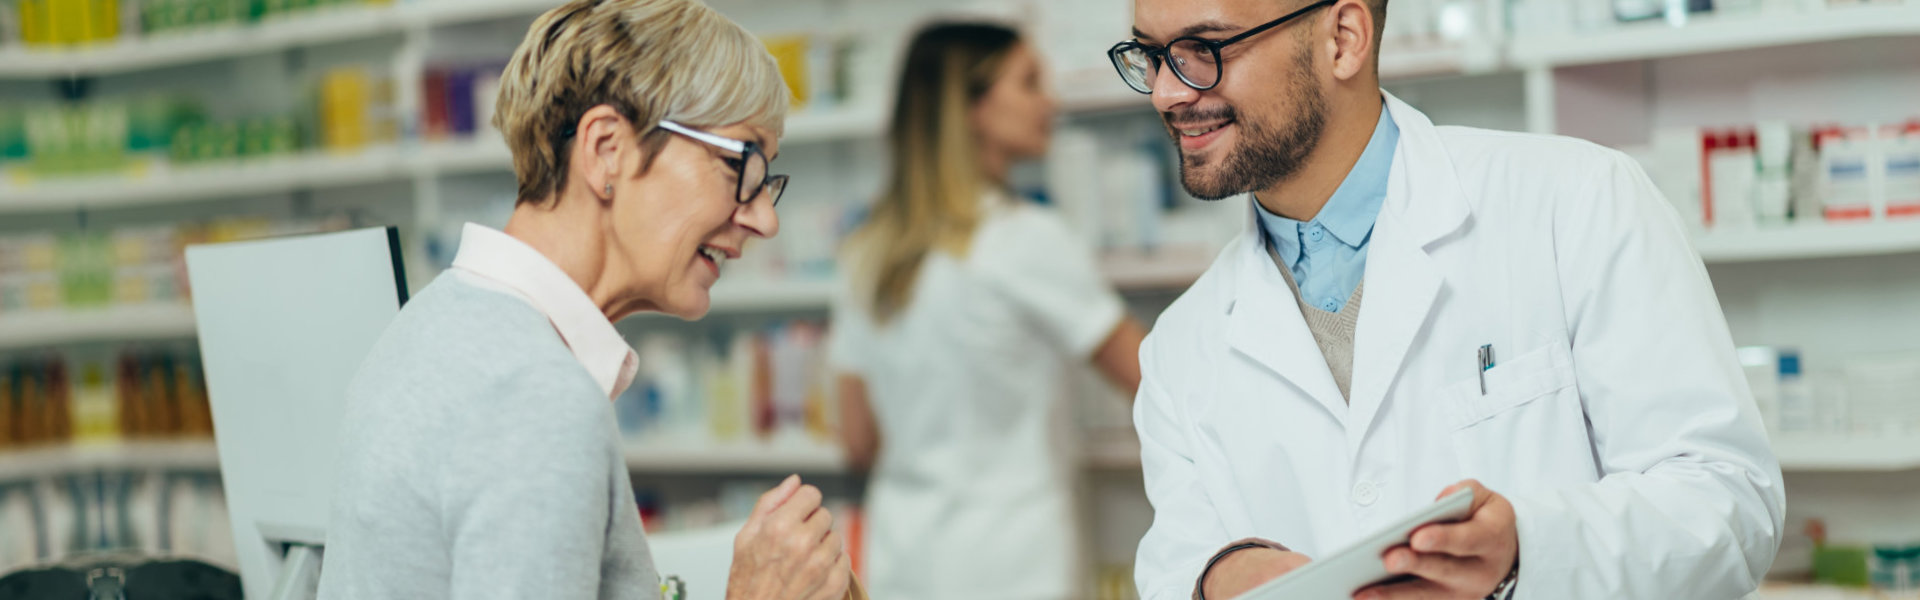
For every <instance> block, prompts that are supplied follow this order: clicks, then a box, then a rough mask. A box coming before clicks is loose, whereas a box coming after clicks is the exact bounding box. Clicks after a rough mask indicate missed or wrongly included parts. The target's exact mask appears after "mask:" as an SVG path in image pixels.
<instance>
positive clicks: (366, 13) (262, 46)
mask: <svg viewBox="0 0 1920 600" xmlns="http://www.w3.org/2000/svg"><path fill="white" fill-rule="evenodd" d="M559 4H560V0H422V1H419V2H406V1H404V0H402V1H398V2H394V3H390V4H385V5H380V4H366V5H353V6H338V7H328V8H321V9H314V10H310V11H306V12H302V13H299V14H293V15H287V16H284V17H279V18H274V19H269V20H267V21H263V22H260V23H257V24H247V25H225V26H218V27H208V28H201V29H191V30H182V31H172V32H165V33H162V34H159V35H155V36H151V37H134V38H126V39H123V40H120V41H117V42H113V43H106V44H95V45H85V46H76V47H72V48H59V49H39V48H20V47H12V48H7V49H4V50H0V79H43V78H49V77H67V76H99V75H116V74H121V73H130V72H135V71H142V70H150V69H156V68H162V67H171V66H177V65H184V64H191V63H196V62H204V61H210V60H219V59H226V58H234V57H241V56H250V55H257V54H261V53H266V52H274V51H279V50H285V49H289V48H299V47H305V46H316V45H321V44H331V43H337V42H348V41H353V40H360V39H367V38H373V37H379V36H383V35H395V34H400V33H404V32H407V31H409V30H418V29H423V28H426V27H432V26H436V25H449V24H455V23H464V22H469V21H480V20H486V19H499V18H507V17H514V16H520V15H531V14H535V13H538V12H540V11H543V10H546V9H549V8H553V7H554V6H558V5H559Z"/></svg>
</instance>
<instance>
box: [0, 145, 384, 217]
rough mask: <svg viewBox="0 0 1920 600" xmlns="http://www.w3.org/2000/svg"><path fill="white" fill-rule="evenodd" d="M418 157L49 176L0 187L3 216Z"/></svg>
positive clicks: (276, 189)
mask: <svg viewBox="0 0 1920 600" xmlns="http://www.w3.org/2000/svg"><path fill="white" fill-rule="evenodd" d="M417 164H418V158H417V156H415V155H413V154H411V153H407V152H403V151H401V150H400V149H398V148H376V149H370V150H366V151H362V152H357V153H353V154H329V153H319V152H316V153H308V154H301V155H295V156H285V157H273V158H265V159H258V160H247V161H239V162H223V163H218V164H209V165H183V166H179V167H171V168H151V169H141V170H142V171H145V172H144V173H136V174H133V175H127V176H111V175H107V176H94V177H85V178H74V179H48V180H45V181H43V182H36V183H28V184H26V185H13V186H8V187H0V214H5V213H28V212H50V211H66V210H78V209H83V208H85V209H101V208H120V207H131V206H148V205H157V204H169V203H179V202H192V201H198V200H206V199H211V198H230V197H240V196H252V195H265V194H278V193H286V192H291V191H295V190H303V189H315V188H330V187H341V186H351V185H361V184H367V183H379V182H383V181H393V180H397V179H400V178H403V177H406V176H408V175H411V174H412V173H413V167H414V166H415V165H417Z"/></svg>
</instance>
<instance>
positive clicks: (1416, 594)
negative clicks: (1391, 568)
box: [1353, 579, 1449, 600]
mask: <svg viewBox="0 0 1920 600" xmlns="http://www.w3.org/2000/svg"><path fill="white" fill-rule="evenodd" d="M1353 600H1449V599H1448V598H1447V588H1444V587H1441V586H1440V584H1438V583H1434V582H1431V581H1427V580H1425V579H1415V580H1413V581H1407V582H1401V583H1387V584H1381V585H1376V586H1372V587H1369V588H1366V589H1363V590H1360V591H1359V592H1357V593H1355V594H1354V595H1353Z"/></svg>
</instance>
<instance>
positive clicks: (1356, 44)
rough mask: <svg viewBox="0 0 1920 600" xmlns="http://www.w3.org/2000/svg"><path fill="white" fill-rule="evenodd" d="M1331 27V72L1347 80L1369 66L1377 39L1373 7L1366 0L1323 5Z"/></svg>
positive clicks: (1367, 70) (1365, 71)
mask: <svg viewBox="0 0 1920 600" xmlns="http://www.w3.org/2000/svg"><path fill="white" fill-rule="evenodd" d="M1327 20H1328V21H1329V22H1330V24H1331V27H1332V29H1333V32H1332V33H1333V37H1332V43H1333V76H1334V77H1335V78H1337V79H1339V80H1341V81H1349V80H1352V79H1354V78H1355V77H1359V76H1361V75H1363V74H1366V73H1369V72H1371V71H1372V70H1373V65H1374V55H1375V54H1378V53H1379V52H1380V48H1379V44H1380V40H1377V39H1374V36H1373V23H1374V15H1373V9H1370V8H1368V7H1367V3H1366V0H1339V2H1336V3H1335V4H1334V5H1333V6H1331V7H1328V8H1327Z"/></svg>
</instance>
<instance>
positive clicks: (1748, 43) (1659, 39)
mask: <svg viewBox="0 0 1920 600" xmlns="http://www.w3.org/2000/svg"><path fill="white" fill-rule="evenodd" d="M1915 35H1920V6H1915V5H1913V4H1886V5H1861V6H1833V7H1831V8H1826V9H1823V10H1814V11H1807V12H1803V13H1795V14H1744V15H1743V14H1733V15H1707V16H1701V17H1695V18H1694V19H1692V20H1691V21H1689V22H1688V23H1687V24H1686V25H1684V26H1681V27H1673V26H1670V25H1667V24H1666V23H1665V22H1647V23H1641V24H1635V25H1622V26H1619V27H1618V28H1616V29H1614V30H1612V31H1607V32H1602V33H1592V34H1571V35H1562V36H1550V37H1525V36H1523V37H1518V38H1515V39H1514V40H1513V44H1512V47H1511V48H1509V49H1508V51H1507V53H1506V54H1507V57H1508V62H1509V63H1511V64H1513V65H1516V66H1521V67H1565V66H1576V65H1587V64H1596V63H1609V62H1626V61H1636V60H1649V59H1658V58H1672V57H1678V56H1688V55H1694V54H1707V53H1712V52H1729V51H1735V50H1751V49H1757V48H1770V47H1777V46H1791V45H1796V44H1808V43H1817V42H1830V41H1839V40H1850V39H1864V38H1872V37H1889V36H1915Z"/></svg>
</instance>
